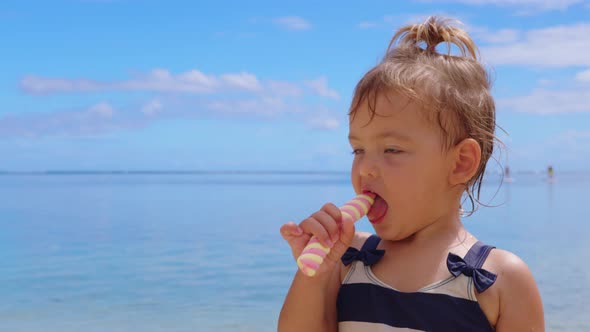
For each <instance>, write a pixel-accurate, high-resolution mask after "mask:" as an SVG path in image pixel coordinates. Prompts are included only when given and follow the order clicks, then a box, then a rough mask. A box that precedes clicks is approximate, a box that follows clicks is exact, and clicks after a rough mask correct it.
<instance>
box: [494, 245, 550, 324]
mask: <svg viewBox="0 0 590 332" xmlns="http://www.w3.org/2000/svg"><path fill="white" fill-rule="evenodd" d="M499 251H500V252H501V255H502V256H504V257H502V261H503V263H502V264H501V266H502V267H501V270H500V271H499V273H498V279H497V280H496V282H497V283H499V284H498V289H499V294H500V296H499V298H500V303H499V315H498V322H497V324H496V331H497V332H505V331H545V319H544V316H543V303H542V301H541V295H540V294H539V290H538V288H537V284H536V283H535V279H534V278H533V275H532V273H531V271H530V270H529V268H528V266H527V265H526V264H525V263H524V262H523V261H522V260H521V259H520V258H518V257H517V256H516V255H514V254H512V253H510V252H507V251H502V250H499Z"/></svg>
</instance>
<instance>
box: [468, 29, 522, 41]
mask: <svg viewBox="0 0 590 332" xmlns="http://www.w3.org/2000/svg"><path fill="white" fill-rule="evenodd" d="M467 30H468V31H469V33H470V34H471V36H472V37H473V38H474V39H477V40H480V41H482V42H484V43H490V44H508V43H514V42H516V41H518V40H519V39H520V37H521V34H522V32H521V31H519V30H516V29H500V30H495V31H491V30H490V29H488V28H486V27H480V26H469V27H467Z"/></svg>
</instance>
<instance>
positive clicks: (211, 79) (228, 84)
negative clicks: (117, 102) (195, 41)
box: [20, 69, 340, 99]
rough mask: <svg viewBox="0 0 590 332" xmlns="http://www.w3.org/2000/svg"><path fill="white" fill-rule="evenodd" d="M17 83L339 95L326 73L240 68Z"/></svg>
mask: <svg viewBox="0 0 590 332" xmlns="http://www.w3.org/2000/svg"><path fill="white" fill-rule="evenodd" d="M20 87H21V89H23V90H24V91H25V92H27V93H31V94H53V93H79V92H102V91H148V92H161V93H188V94H222V93H223V94H227V93H229V92H242V93H253V94H258V95H278V96H291V97H301V96H302V95H303V92H302V91H303V88H307V89H308V90H311V92H312V93H314V94H316V95H320V96H322V97H326V98H331V99H339V98H340V96H339V94H338V92H337V91H336V90H334V89H332V88H330V87H329V86H328V83H327V79H326V77H319V78H318V79H315V80H310V81H305V82H289V81H280V80H264V81H261V80H259V79H258V78H257V77H256V75H254V74H251V73H247V72H241V73H227V74H221V75H219V76H216V75H206V74H204V73H202V72H201V71H198V70H190V71H187V72H184V73H180V74H177V75H173V74H172V73H170V72H169V71H168V70H165V69H154V70H152V71H150V72H149V73H147V74H141V75H138V76H137V77H135V78H133V79H129V80H122V81H113V82H99V81H95V80H91V79H64V78H48V77H40V76H33V75H30V76H26V77H24V78H23V79H22V80H21V81H20Z"/></svg>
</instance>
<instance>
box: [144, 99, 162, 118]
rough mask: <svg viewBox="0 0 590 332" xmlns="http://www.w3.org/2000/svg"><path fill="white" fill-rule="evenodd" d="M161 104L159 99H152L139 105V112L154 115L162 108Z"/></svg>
mask: <svg viewBox="0 0 590 332" xmlns="http://www.w3.org/2000/svg"><path fill="white" fill-rule="evenodd" d="M162 106H163V105H162V102H161V101H160V100H159V99H153V100H150V101H149V102H147V103H146V104H145V105H143V106H142V107H141V112H142V113H143V114H145V115H149V116H154V115H156V114H157V113H159V112H160V111H161V110H162Z"/></svg>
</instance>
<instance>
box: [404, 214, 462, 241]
mask: <svg viewBox="0 0 590 332" xmlns="http://www.w3.org/2000/svg"><path fill="white" fill-rule="evenodd" d="M470 237H471V235H470V234H469V233H468V232H467V230H466V229H465V227H464V226H463V223H462V222H461V217H460V215H459V211H455V212H451V213H449V214H447V215H443V216H441V217H440V218H438V219H436V220H434V221H433V222H431V223H429V224H428V225H427V226H425V227H424V228H422V229H420V230H418V231H417V232H416V233H414V234H412V235H411V236H409V237H407V238H405V239H403V240H400V241H397V245H400V246H404V247H426V246H427V247H432V246H437V247H439V246H445V247H454V246H457V245H461V244H463V243H465V242H466V241H467V240H468V239H469V238H470Z"/></svg>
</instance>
